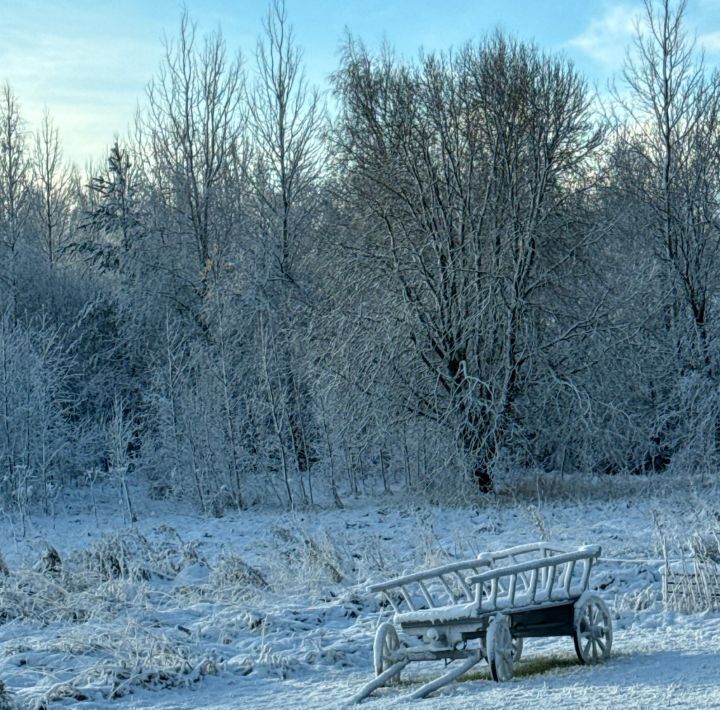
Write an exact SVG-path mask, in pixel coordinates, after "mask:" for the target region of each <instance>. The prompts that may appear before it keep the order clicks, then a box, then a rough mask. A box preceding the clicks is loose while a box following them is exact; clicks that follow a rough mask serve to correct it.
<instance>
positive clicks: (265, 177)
mask: <svg viewBox="0 0 720 710" xmlns="http://www.w3.org/2000/svg"><path fill="white" fill-rule="evenodd" d="M263 29H264V33H263V36H262V37H261V39H260V40H259V41H258V45H257V51H256V60H257V76H256V81H255V83H254V85H253V87H252V89H251V90H250V91H249V96H248V118H249V129H250V130H249V140H250V145H251V149H252V155H253V167H252V170H250V171H249V173H248V178H249V180H250V182H251V185H252V194H253V195H254V197H255V200H256V207H255V223H256V225H257V226H258V227H259V231H260V233H261V234H262V235H263V237H264V239H263V240H262V241H261V242H260V243H258V244H257V245H255V259H256V263H257V264H258V274H257V277H258V280H259V283H260V286H261V289H262V294H263V298H264V300H265V302H266V304H267V308H268V309H270V311H272V313H273V315H272V321H273V322H274V323H275V324H276V327H275V328H274V329H273V333H275V335H278V334H279V333H282V341H281V342H273V343H270V346H272V347H274V348H276V349H277V352H276V353H275V354H274V355H273V359H274V360H275V362H276V364H277V366H278V367H279V368H280V373H281V380H282V382H281V386H280V390H281V391H279V392H273V393H272V397H273V406H272V409H273V411H274V412H276V413H277V412H278V411H281V412H283V414H284V416H285V417H287V419H288V428H289V431H290V434H291V442H292V451H293V458H294V460H295V464H296V466H297V469H298V471H299V472H300V473H301V474H304V473H307V474H308V475H311V474H310V468H311V464H312V460H313V459H314V457H315V453H314V449H315V448H316V439H317V436H318V431H317V430H318V428H317V426H316V425H315V422H314V419H313V414H312V406H311V394H310V389H309V386H308V382H307V368H306V367H305V365H304V364H303V361H304V358H305V355H306V354H307V353H308V350H309V349H310V343H309V342H308V341H307V332H308V329H309V328H308V322H309V320H308V319H309V316H310V310H311V307H310V303H311V296H310V292H311V289H312V283H311V279H310V273H309V272H310V269H309V266H308V255H309V254H310V252H311V251H312V240H313V239H314V238H315V237H316V236H317V229H316V227H315V224H316V220H317V211H318V199H319V191H318V186H319V179H320V173H321V169H322V166H323V146H322V142H321V136H320V131H321V128H322V112H321V107H320V100H319V96H318V92H317V91H316V90H314V89H312V88H311V87H309V86H308V83H307V81H306V78H305V75H304V69H303V64H302V52H301V50H300V49H299V48H298V47H297V45H296V44H295V39H294V36H293V31H292V27H291V26H290V24H289V22H288V18H287V12H286V8H285V3H284V2H282V1H280V0H274V1H273V2H272V3H271V5H270V8H269V10H268V13H267V15H266V17H265V19H264V24H263ZM250 248H251V249H252V248H253V247H252V246H250ZM267 338H268V333H267V332H265V333H264V334H262V335H261V337H260V341H259V342H260V343H261V345H260V347H261V348H262V349H267V347H269V345H268V339H267ZM269 382H270V381H269V380H268V381H267V389H266V391H267V392H270V390H271V385H270V384H269ZM277 397H281V398H283V399H284V400H286V401H283V402H282V404H281V406H279V407H278V403H277V401H276V398H277ZM276 429H277V426H276ZM281 440H282V438H281ZM283 455H284V454H283Z"/></svg>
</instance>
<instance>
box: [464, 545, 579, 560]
mask: <svg viewBox="0 0 720 710" xmlns="http://www.w3.org/2000/svg"><path fill="white" fill-rule="evenodd" d="M532 552H539V553H541V554H542V555H543V557H548V556H552V555H558V554H565V553H567V552H568V550H563V549H560V548H559V547H555V546H554V545H549V544H548V543H546V542H528V543H525V544H523V545H515V546H514V547H508V548H506V549H505V550H496V551H495V552H483V553H481V554H479V555H478V559H479V560H483V561H487V562H489V563H490V564H493V563H494V562H497V561H498V560H501V559H503V558H508V559H510V558H512V557H517V556H519V555H527V554H529V553H532ZM518 564H519V562H518Z"/></svg>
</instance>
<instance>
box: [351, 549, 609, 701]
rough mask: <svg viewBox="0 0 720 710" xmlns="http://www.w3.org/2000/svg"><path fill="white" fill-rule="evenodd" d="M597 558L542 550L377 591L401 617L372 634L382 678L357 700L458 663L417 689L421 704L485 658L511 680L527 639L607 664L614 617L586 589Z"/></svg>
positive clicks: (463, 565)
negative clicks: (414, 665) (416, 666)
mask: <svg viewBox="0 0 720 710" xmlns="http://www.w3.org/2000/svg"><path fill="white" fill-rule="evenodd" d="M599 556H600V547H599V546H597V545H587V546H584V547H581V548H579V549H577V550H573V551H564V550H561V549H559V548H557V547H554V546H551V545H548V544H545V543H536V544H530V545H521V546H518V547H512V548H510V549H507V550H501V551H499V552H492V553H485V554H482V555H480V556H478V557H477V558H476V559H472V560H465V561H462V562H455V563H452V564H448V565H443V566H441V567H436V568H434V569H430V570H426V571H424V572H418V573H415V574H410V575H406V576H404V577H397V578H395V579H391V580H388V581H387V582H383V583H381V584H375V585H373V586H371V587H370V591H373V592H379V593H381V594H382V595H383V597H384V598H385V600H386V603H388V604H389V605H390V606H392V609H393V610H394V612H395V613H394V616H393V620H392V622H386V623H383V624H381V625H380V626H379V627H378V629H377V632H376V635H375V642H374V646H373V654H374V663H375V675H376V677H375V679H374V680H372V681H371V682H370V683H368V684H367V685H366V686H365V687H364V688H363V690H362V691H361V692H360V693H358V695H357V696H355V698H354V700H355V701H356V702H357V701H360V700H362V699H363V698H365V697H367V696H368V695H370V694H371V693H372V692H373V691H374V690H376V689H377V688H379V687H381V686H383V685H386V684H391V683H393V682H396V681H397V680H398V679H399V677H400V673H401V671H402V669H403V668H404V667H405V666H406V665H407V664H408V663H411V662H413V661H426V660H427V661H430V660H439V659H440V660H442V659H444V660H445V661H447V662H450V661H461V663H459V664H453V665H452V666H451V667H450V670H448V672H447V673H445V675H443V676H441V677H440V678H438V679H437V680H434V681H432V682H431V683H427V684H425V685H423V686H422V687H421V688H419V689H418V690H416V691H415V692H414V693H413V694H412V696H411V697H415V698H422V697H425V696H426V695H428V694H429V693H431V692H433V691H435V690H437V689H438V688H441V687H443V686H445V685H447V684H448V683H450V682H452V681H453V680H455V679H456V678H458V677H459V676H461V675H462V674H463V673H465V672H467V671H468V670H469V669H470V668H472V667H473V666H474V665H475V664H476V663H478V662H479V661H481V660H482V659H486V660H487V662H488V665H489V666H490V674H491V676H492V678H493V679H494V680H496V681H506V680H509V679H510V678H512V675H513V666H514V665H515V664H516V663H517V662H518V661H519V660H520V655H521V653H522V647H523V639H526V638H531V637H547V636H570V637H571V638H572V639H573V641H574V643H575V651H576V653H577V656H578V659H579V660H580V662H581V663H597V662H599V661H603V660H605V659H607V658H608V656H609V655H610V648H611V645H612V621H611V618H610V612H609V611H608V608H607V606H606V605H605V603H604V602H603V600H602V599H600V597H598V596H597V595H595V594H592V593H590V592H589V591H588V583H589V580H590V571H591V569H592V566H593V564H594V563H595V562H596V560H597V559H598V557H599Z"/></svg>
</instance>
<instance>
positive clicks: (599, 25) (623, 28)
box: [568, 5, 638, 68]
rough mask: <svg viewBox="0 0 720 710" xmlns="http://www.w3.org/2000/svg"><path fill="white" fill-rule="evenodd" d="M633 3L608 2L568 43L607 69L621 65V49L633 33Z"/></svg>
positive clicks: (635, 16) (634, 7)
mask: <svg viewBox="0 0 720 710" xmlns="http://www.w3.org/2000/svg"><path fill="white" fill-rule="evenodd" d="M637 16H638V8H637V5H635V6H630V5H612V6H610V7H608V8H607V9H606V11H605V13H604V14H603V15H602V17H597V18H594V19H593V20H591V21H590V24H589V25H588V26H587V28H586V29H585V30H584V32H582V33H581V34H579V35H577V36H576V37H573V38H572V39H571V40H570V41H569V42H568V45H569V46H570V47H573V48H575V49H578V50H580V51H581V52H583V53H585V54H586V55H588V56H589V57H590V58H591V59H593V60H595V61H596V62H599V63H600V64H604V65H605V66H607V67H609V68H618V67H620V66H621V65H622V62H623V58H624V57H625V50H626V48H627V46H628V44H629V42H630V39H631V37H632V36H633V33H634V32H635V23H636V19H637Z"/></svg>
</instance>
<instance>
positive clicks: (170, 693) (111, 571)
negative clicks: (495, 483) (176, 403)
mask: <svg viewBox="0 0 720 710" xmlns="http://www.w3.org/2000/svg"><path fill="white" fill-rule="evenodd" d="M651 491H652V489H650V488H648V489H647V492H646V493H645V494H644V495H637V494H635V495H633V496H629V497H628V496H626V497H620V498H615V499H613V500H610V499H608V498H607V497H604V496H600V495H598V496H594V497H593V496H590V495H588V496H586V498H591V499H592V500H595V501H597V502H594V503H589V502H587V501H585V502H583V501H575V502H572V503H570V502H568V501H555V502H552V501H550V502H538V501H535V502H533V503H529V502H527V501H517V500H515V501H513V500H510V499H502V500H495V499H493V500H489V501H488V502H487V503H485V504H483V505H482V506H481V507H475V508H447V507H432V506H429V505H425V504H416V505H411V504H408V503H407V502H405V503H403V502H400V499H397V500H394V499H392V498H387V499H384V500H382V501H376V502H375V503H372V504H371V503H368V502H363V503H357V504H356V506H355V507H353V508H348V509H346V510H342V511H338V510H317V511H305V512H297V513H293V514H288V513H283V512H278V511H275V512H273V511H264V512H260V511H249V512H242V513H237V514H233V515H228V516H226V517H224V518H220V519H205V518H201V517H199V516H197V515H194V514H193V513H192V512H191V511H190V510H189V509H185V508H181V507H179V506H178V505H177V504H174V503H170V502H156V501H151V500H149V499H145V501H144V503H142V504H140V505H138V508H139V515H138V518H139V519H138V522H137V524H136V525H135V527H134V528H133V529H129V528H127V527H126V526H124V525H123V521H122V516H121V515H120V513H119V512H117V510H118V507H117V506H115V504H114V501H113V500H112V499H111V497H110V496H109V495H105V496H100V502H99V503H98V504H97V506H96V508H95V509H93V507H92V506H90V504H89V503H88V502H87V496H86V495H83V492H82V491H78V492H76V493H75V494H74V495H72V496H69V497H68V500H67V501H65V502H64V503H63V504H62V505H61V506H59V507H58V510H60V509H61V508H62V510H63V512H62V514H60V513H58V514H57V515H56V516H55V517H54V519H53V518H51V517H34V518H32V519H31V520H30V522H29V527H28V530H27V533H26V535H25V536H24V537H23V536H21V535H20V528H19V525H18V523H17V521H13V520H10V519H5V520H2V521H1V522H0V554H1V555H2V557H3V558H4V560H5V562H6V563H7V566H8V568H9V571H10V574H9V576H3V575H0V681H2V682H3V683H4V684H5V686H6V687H7V689H8V690H9V695H10V697H11V699H12V700H11V702H12V703H13V705H14V706H17V707H19V708H40V707H47V706H50V707H70V706H79V707H81V708H100V707H102V708H106V707H117V708H148V707H153V708H187V709H189V708H201V707H202V708H283V710H286V709H289V708H337V707H342V706H343V705H344V704H345V703H347V701H348V700H349V699H350V698H351V697H352V696H353V695H354V694H355V693H356V692H357V691H358V690H359V689H360V688H361V687H362V686H363V684H364V683H365V682H367V681H368V680H369V679H370V678H371V677H372V653H371V649H372V640H373V635H374V631H375V628H376V627H377V625H378V623H380V622H381V621H382V620H384V619H385V618H386V616H387V612H386V611H385V610H384V609H383V608H381V606H380V604H379V600H378V599H377V598H376V597H375V596H374V595H371V594H368V593H367V591H366V586H367V584H369V583H371V582H373V581H379V580H382V579H384V578H387V577H390V576H394V575H396V574H400V573H403V572H410V571H415V570H418V569H422V568H426V567H430V566H433V565H437V564H440V563H443V562H446V561H449V560H453V559H463V558H466V557H470V556H475V555H476V554H478V553H479V552H481V551H484V550H495V549H500V548H503V547H508V546H511V545H514V544H519V543H523V542H531V541H534V540H538V539H548V540H553V541H555V542H558V543H562V544H564V545H566V546H569V547H570V546H577V545H580V544H583V543H591V542H592V543H599V544H601V545H602V547H603V557H604V558H606V559H609V560H611V561H606V562H603V563H602V564H601V565H599V566H598V567H597V568H596V570H595V573H594V575H593V579H592V586H593V587H594V588H596V589H597V590H598V591H599V593H600V594H601V595H602V596H603V597H604V598H605V600H606V601H607V602H608V603H609V604H610V606H611V608H612V610H613V615H614V626H615V640H614V644H613V656H612V658H611V660H610V662H608V663H607V664H604V665H602V666H596V667H582V666H579V665H578V664H577V663H576V660H575V654H574V650H573V645H572V641H571V640H570V639H567V638H560V639H551V640H533V639H531V640H528V641H527V642H526V645H525V652H524V655H523V661H522V662H521V663H520V665H519V666H518V667H517V668H516V672H515V677H514V678H513V680H512V681H510V682H508V683H503V684H495V683H493V682H492V681H490V680H488V674H487V672H486V667H485V666H484V664H481V666H478V668H479V669H480V670H477V671H472V672H471V673H470V674H469V676H467V677H464V678H463V679H461V681H460V682H457V683H455V684H453V685H451V686H449V687H448V688H445V689H444V690H442V691H440V692H439V693H436V694H435V695H433V696H431V697H430V698H428V699H427V700H423V701H416V702H417V705H418V707H421V708H460V707H462V708H466V707H468V706H476V707H484V706H487V707H505V708H507V707H517V708H526V707H531V706H535V707H567V708H575V707H580V706H585V707H592V708H617V707H621V706H622V707H624V708H636V707H637V708H640V707H642V708H657V707H696V708H707V707H720V614H718V613H714V612H704V613H697V614H680V613H678V612H670V611H666V610H664V609H663V606H662V603H661V602H660V593H661V586H660V577H659V574H658V567H659V563H658V562H657V561H656V560H657V559H658V558H659V557H660V556H661V553H662V549H663V541H665V543H666V544H667V546H668V548H669V551H670V553H671V555H677V554H678V553H679V550H680V545H681V544H684V543H686V542H687V541H688V539H689V537H690V536H691V534H692V533H694V532H708V531H713V530H715V529H717V528H718V526H720V523H718V517H719V516H717V515H716V511H720V506H719V503H720V496H718V494H717V492H716V491H715V490H714V489H711V488H707V489H705V488H703V487H701V486H697V487H694V488H693V489H692V490H690V489H688V487H685V488H683V489H682V490H679V491H677V492H675V493H672V492H668V491H669V487H664V488H663V490H662V492H661V491H659V490H656V491H655V493H652V492H651ZM136 497H137V498H138V502H139V499H140V496H136ZM601 499H602V500H601ZM47 545H51V546H53V547H54V548H55V549H56V550H57V552H58V553H59V556H60V558H61V563H60V564H59V565H58V563H57V560H54V559H53V558H52V555H50V556H48V554H47ZM43 556H45V562H39V561H40V560H41V559H42V558H43ZM637 560H641V561H637ZM642 560H648V561H647V562H643V561H642ZM441 668H442V666H441V664H437V665H434V664H427V663H426V664H412V665H411V666H409V667H408V669H407V670H406V672H404V675H403V678H404V680H403V682H402V684H401V685H400V686H394V687H392V688H387V689H384V690H382V691H380V692H378V693H377V694H376V695H375V696H373V697H372V698H371V699H370V700H368V701H366V702H365V703H364V704H363V706H364V707H368V708H378V709H379V708H386V707H394V706H396V705H399V704H405V703H406V701H405V700H403V699H402V698H403V695H407V694H408V693H409V692H411V691H412V690H413V689H414V688H416V687H418V685H419V684H421V683H422V682H426V681H428V680H430V679H432V678H433V677H436V676H437V675H439V674H440V672H441ZM3 707H4V706H3V701H2V699H0V708H3Z"/></svg>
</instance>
